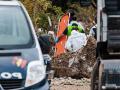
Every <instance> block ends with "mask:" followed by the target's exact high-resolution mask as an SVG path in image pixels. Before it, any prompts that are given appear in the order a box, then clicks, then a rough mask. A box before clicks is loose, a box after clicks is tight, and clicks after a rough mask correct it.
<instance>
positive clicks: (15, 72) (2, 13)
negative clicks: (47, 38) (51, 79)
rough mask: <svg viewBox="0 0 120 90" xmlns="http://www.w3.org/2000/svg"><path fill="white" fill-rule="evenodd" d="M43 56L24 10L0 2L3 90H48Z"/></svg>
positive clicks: (0, 86)
mask: <svg viewBox="0 0 120 90" xmlns="http://www.w3.org/2000/svg"><path fill="white" fill-rule="evenodd" d="M48 89H49V84H48V80H47V75H46V64H45V62H44V58H43V53H42V52H41V48H40V45H39V42H38V39H37V36H36V33H35V30H34V27H33V24H32V22H31V19H30V17H29V15H28V13H27V11H26V9H25V8H24V6H23V5H22V4H21V3H20V2H19V1H17V0H5V1H4V0H0V90H48Z"/></svg>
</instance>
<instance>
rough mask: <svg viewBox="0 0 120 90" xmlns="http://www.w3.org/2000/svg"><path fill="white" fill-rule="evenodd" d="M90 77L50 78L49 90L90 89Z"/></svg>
mask: <svg viewBox="0 0 120 90" xmlns="http://www.w3.org/2000/svg"><path fill="white" fill-rule="evenodd" d="M89 86H90V79H87V78H81V79H72V78H71V77H67V78H54V79H51V85H50V87H51V90H70V89H71V90H90V87H89Z"/></svg>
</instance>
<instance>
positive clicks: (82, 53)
mask: <svg viewBox="0 0 120 90" xmlns="http://www.w3.org/2000/svg"><path fill="white" fill-rule="evenodd" d="M95 48H96V40H95V39H94V38H93V37H89V38H88V42H87V45H86V46H85V47H83V48H82V49H80V50H79V51H77V52H75V53H70V52H67V53H65V54H62V55H60V56H58V57H53V59H52V69H53V70H55V76H56V77H73V78H81V77H86V78H89V77H90V73H91V71H92V67H93V65H94V62H95V54H96V50H95Z"/></svg>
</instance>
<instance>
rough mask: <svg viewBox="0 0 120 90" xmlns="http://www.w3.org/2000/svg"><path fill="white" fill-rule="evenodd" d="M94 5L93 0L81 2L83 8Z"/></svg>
mask: <svg viewBox="0 0 120 90" xmlns="http://www.w3.org/2000/svg"><path fill="white" fill-rule="evenodd" d="M91 4H92V0H80V5H81V6H82V7H88V6H90V5H91Z"/></svg>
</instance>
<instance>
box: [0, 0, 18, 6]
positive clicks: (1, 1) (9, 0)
mask: <svg viewBox="0 0 120 90" xmlns="http://www.w3.org/2000/svg"><path fill="white" fill-rule="evenodd" d="M0 5H10V6H20V3H19V1H17V0H0Z"/></svg>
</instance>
